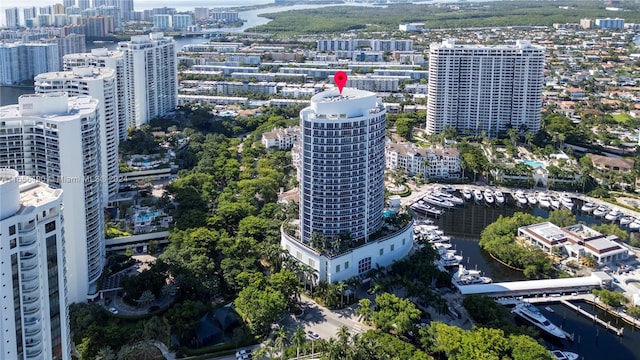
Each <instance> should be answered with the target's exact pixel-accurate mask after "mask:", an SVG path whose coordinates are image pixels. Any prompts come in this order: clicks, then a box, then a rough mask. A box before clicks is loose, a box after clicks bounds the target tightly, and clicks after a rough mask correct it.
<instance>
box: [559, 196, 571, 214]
mask: <svg viewBox="0 0 640 360" xmlns="http://www.w3.org/2000/svg"><path fill="white" fill-rule="evenodd" d="M560 204H562V206H564V207H566V208H567V209H569V210H573V200H571V198H570V197H569V195H568V194H567V193H562V194H561V195H560Z"/></svg>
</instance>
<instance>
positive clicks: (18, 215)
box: [0, 130, 71, 360]
mask: <svg viewBox="0 0 640 360" xmlns="http://www.w3.org/2000/svg"><path fill="white" fill-rule="evenodd" d="M0 131H2V130H0ZM0 199H2V200H1V201H0V244H2V245H1V246H0V259H1V260H2V261H1V264H0V269H1V272H0V274H2V275H1V276H0V282H1V283H2V284H3V286H6V289H4V290H3V294H4V295H5V296H3V297H2V299H0V304H1V307H0V309H4V310H0V314H2V317H1V318H0V332H1V333H2V342H0V352H2V358H3V359H56V360H58V359H71V335H70V331H69V306H68V301H67V297H66V292H67V291H66V290H67V279H66V269H65V232H64V230H63V229H64V222H63V216H62V190H60V189H57V190H54V189H51V188H49V186H47V184H44V183H42V182H40V181H38V180H37V179H34V178H26V177H20V176H18V172H17V171H15V170H12V169H0Z"/></svg>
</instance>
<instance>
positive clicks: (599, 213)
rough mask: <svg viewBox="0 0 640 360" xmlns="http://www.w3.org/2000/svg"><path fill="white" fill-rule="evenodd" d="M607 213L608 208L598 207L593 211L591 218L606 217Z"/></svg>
mask: <svg viewBox="0 0 640 360" xmlns="http://www.w3.org/2000/svg"><path fill="white" fill-rule="evenodd" d="M607 213H609V208H608V207H606V206H604V205H600V206H598V207H597V208H595V210H593V216H596V217H603V216H605V215H607Z"/></svg>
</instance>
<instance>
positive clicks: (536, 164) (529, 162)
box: [522, 160, 544, 169]
mask: <svg viewBox="0 0 640 360" xmlns="http://www.w3.org/2000/svg"><path fill="white" fill-rule="evenodd" d="M522 163H523V164H525V165H529V166H531V167H532V168H534V169H537V168H539V167H541V168H544V163H543V162H541V161H534V160H525V161H523V162H522Z"/></svg>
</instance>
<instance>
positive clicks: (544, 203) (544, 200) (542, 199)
mask: <svg viewBox="0 0 640 360" xmlns="http://www.w3.org/2000/svg"><path fill="white" fill-rule="evenodd" d="M538 203H540V207H541V208H545V209H547V208H550V207H551V198H550V197H549V195H547V194H545V193H540V194H538Z"/></svg>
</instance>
